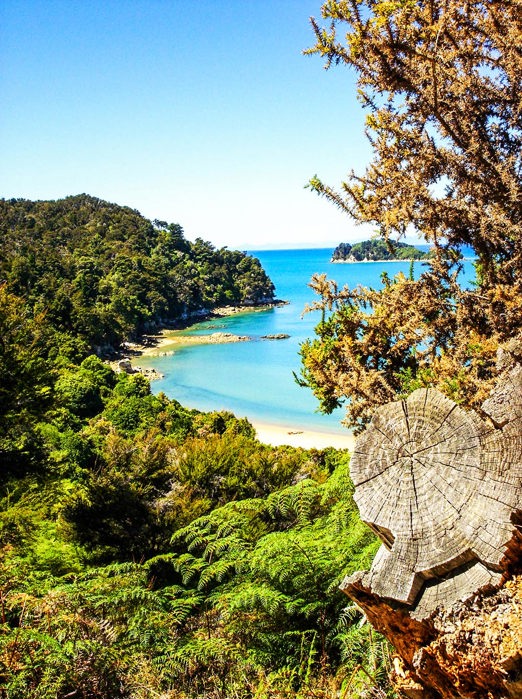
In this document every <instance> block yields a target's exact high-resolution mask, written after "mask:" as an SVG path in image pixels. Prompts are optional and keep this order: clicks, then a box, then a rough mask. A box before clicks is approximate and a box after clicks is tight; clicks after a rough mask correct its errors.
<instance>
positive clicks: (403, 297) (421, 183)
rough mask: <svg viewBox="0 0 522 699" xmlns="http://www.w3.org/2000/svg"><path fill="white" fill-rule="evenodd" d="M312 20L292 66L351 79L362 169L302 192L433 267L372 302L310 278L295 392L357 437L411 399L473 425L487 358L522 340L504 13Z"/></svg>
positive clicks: (469, 9)
mask: <svg viewBox="0 0 522 699" xmlns="http://www.w3.org/2000/svg"><path fill="white" fill-rule="evenodd" d="M322 16H323V19H324V20H325V26H324V27H322V26H320V24H319V23H318V22H316V21H315V20H313V21H312V24H313V27H314V30H315V34H316V40H317V41H316V44H315V46H313V47H312V48H311V49H309V50H308V51H307V53H311V54H318V55H320V56H322V57H324V58H325V59H326V67H330V66H334V65H339V64H340V65H345V66H348V67H349V68H351V69H354V70H355V72H356V78H357V86H358V95H359V98H360V100H361V102H362V104H363V105H364V107H365V108H366V109H367V112H368V114H367V120H366V123H367V135H368V137H369V140H370V142H371V144H372V148H373V159H372V162H371V163H370V165H369V166H368V167H367V169H366V171H365V172H364V173H363V174H362V175H357V174H356V173H354V172H352V173H350V175H349V177H348V179H347V181H346V182H343V183H342V185H341V187H340V190H339V191H336V190H334V189H332V188H331V187H329V186H328V185H325V184H324V183H323V182H321V180H320V179H319V178H318V177H314V178H313V179H312V180H311V182H310V185H311V187H312V188H313V189H314V191H316V192H317V193H318V194H320V195H322V196H325V197H326V198H327V199H328V200H329V201H331V202H332V203H333V204H335V205H336V206H337V207H339V208H340V209H341V210H343V211H345V212H346V213H347V214H348V215H349V216H350V217H351V218H352V219H353V220H355V221H356V222H359V223H366V224H371V225H373V226H376V227H377V229H378V231H379V234H380V235H381V236H382V237H383V238H384V239H386V240H395V239H398V238H400V237H401V236H404V235H406V234H407V233H408V234H410V235H411V234H415V235H417V236H418V237H419V239H422V240H425V241H426V243H428V244H430V246H433V258H432V259H431V260H430V265H429V267H428V268H427V269H426V271H425V272H424V273H423V274H421V275H420V278H419V279H418V280H413V279H411V278H409V279H408V278H406V277H405V276H403V275H399V276H398V277H397V278H396V279H393V280H392V279H388V278H385V279H384V282H385V283H384V288H383V289H382V290H381V291H375V290H373V289H362V288H355V289H338V288H337V286H336V284H335V283H334V282H328V281H327V280H326V279H325V278H324V277H316V278H315V279H314V281H313V287H314V289H315V291H316V292H317V293H318V294H319V296H320V297H321V298H320V300H319V301H318V302H317V304H316V306H315V307H316V308H319V309H322V310H323V322H322V323H321V324H320V325H319V326H318V327H317V335H318V337H317V338H316V339H315V340H313V341H310V342H307V343H305V344H304V345H303V347H302V357H303V365H304V369H303V373H304V380H305V382H306V383H308V385H310V386H311V387H312V388H313V390H314V392H315V393H316V395H317V397H318V398H319V400H320V401H321V405H322V407H323V409H324V410H326V411H329V410H331V409H332V408H333V407H335V406H337V405H339V404H344V405H345V406H346V411H347V416H346V419H347V424H351V425H353V426H355V427H356V428H357V429H361V428H362V427H363V426H364V425H365V424H366V423H367V422H368V420H369V419H370V417H371V415H372V413H373V411H374V410H375V408H376V407H377V406H379V405H382V404H383V403H386V402H388V401H392V400H396V399H397V398H399V397H402V396H404V395H406V394H407V393H409V392H410V391H412V390H414V389H415V388H418V387H422V386H434V387H437V388H438V389H439V390H441V391H442V392H444V393H445V394H446V395H448V396H449V397H450V398H452V399H453V400H455V401H456V402H458V403H460V404H462V405H464V406H466V407H471V408H475V409H480V405H481V403H482V401H483V400H484V398H485V396H486V395H487V393H488V390H489V388H490V387H491V385H492V383H493V381H494V380H495V377H496V375H497V367H496V357H497V349H498V347H499V345H501V344H502V343H503V342H506V341H509V340H510V339H512V338H516V337H518V336H519V335H520V332H521V330H522V312H521V311H522V306H521V304H520V298H521V294H522V213H521V212H522V209H521V204H520V203H521V201H522V155H521V154H522V104H521V102H520V100H519V99H518V97H517V94H518V92H517V91H518V86H519V85H520V81H521V78H522V56H521V53H520V51H519V50H518V48H517V47H518V45H519V43H520V34H521V24H520V7H519V5H518V4H517V3H513V2H509V1H508V0H506V1H504V0H502V1H500V2H494V3H483V2H478V1H477V2H475V1H472V2H469V3H466V5H465V6H464V5H463V4H462V3H461V2H458V1H457V0H449V1H448V2H446V1H445V2H441V1H439V0H433V1H432V2H429V3H425V2H417V1H416V0H412V1H407V2H403V1H395V0H392V1H391V2H381V1H380V0H348V1H346V2H344V1H343V2H336V1H335V0H329V1H328V2H325V3H324V4H323V6H322ZM463 245H470V246H471V247H472V248H473V250H474V251H475V254H476V259H477V262H476V284H475V287H474V288H472V289H462V288H461V287H460V286H459V284H458V281H457V274H458V271H459V266H460V254H459V249H460V248H461V247H462V246H463ZM330 311H333V313H331V314H330Z"/></svg>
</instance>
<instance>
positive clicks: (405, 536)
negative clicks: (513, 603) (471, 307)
mask: <svg viewBox="0 0 522 699" xmlns="http://www.w3.org/2000/svg"><path fill="white" fill-rule="evenodd" d="M504 361H505V358H504ZM483 410H484V413H485V414H486V416H489V417H490V418H491V419H488V420H487V422H486V420H484V419H482V418H480V417H479V416H478V415H477V414H475V413H470V412H466V411H465V410H463V409H462V408H460V407H459V406H458V405H456V404H455V403H453V401H451V400H450V399H448V398H446V397H445V396H444V395H442V394H441V393H439V392H438V391H435V390H431V389H419V390H417V391H415V392H414V393H412V394H411V395H410V396H409V397H408V399H407V400H404V401H399V402H396V403H390V404H388V405H385V406H383V407H382V408H380V409H379V410H377V411H376V413H375V415H374V417H373V420H372V422H371V424H370V425H369V427H368V428H367V430H366V431H365V432H364V433H363V434H362V435H361V436H360V437H359V438H358V440H357V443H356V446H355V451H354V454H353V456H352V461H351V474H352V479H353V481H354V484H355V500H356V502H357V505H358V507H359V510H360V514H361V517H362V519H363V520H364V521H365V522H367V523H368V524H369V526H370V527H371V528H372V529H373V530H374V531H375V532H376V533H377V535H378V536H379V537H380V539H381V540H382V542H383V544H382V546H381V549H380V550H379V553H378V555H377V556H376V558H375V561H374V563H373V565H372V568H371V570H370V571H367V572H358V573H355V574H354V575H352V576H350V577H348V578H346V579H345V580H344V582H343V585H342V588H343V589H344V591H345V592H346V593H347V594H348V595H349V596H351V597H352V598H354V599H355V600H356V601H357V599H358V598H359V597H360V596H361V590H364V594H365V595H367V594H370V595H375V596H377V597H380V598H385V599H387V600H390V601H393V602H395V603H398V604H399V605H404V606H405V607H406V608H408V609H410V610H411V616H413V617H415V618H417V619H423V618H427V617H428V616H429V615H430V614H431V613H432V612H433V611H434V610H435V609H437V608H438V607H443V608H445V607H449V606H451V605H452V604H453V603H454V602H456V601H457V600H458V599H464V598H467V597H470V596H471V595H472V594H474V593H475V592H477V591H479V590H481V589H483V588H485V587H487V586H496V585H498V584H499V583H500V580H501V577H502V571H503V559H504V557H505V554H506V547H507V545H508V543H509V541H510V540H511V539H512V537H513V536H514V533H515V525H514V524H513V522H512V518H513V513H514V512H515V511H517V509H519V508H521V503H522V489H521V482H522V436H521V435H522V367H520V366H519V365H516V366H514V367H512V368H509V367H508V368H507V369H506V371H504V373H503V375H502V377H501V380H500V381H499V383H498V385H497V388H496V389H495V390H494V391H493V393H492V394H491V396H490V397H489V398H488V400H487V401H486V402H485V403H484V405H483Z"/></svg>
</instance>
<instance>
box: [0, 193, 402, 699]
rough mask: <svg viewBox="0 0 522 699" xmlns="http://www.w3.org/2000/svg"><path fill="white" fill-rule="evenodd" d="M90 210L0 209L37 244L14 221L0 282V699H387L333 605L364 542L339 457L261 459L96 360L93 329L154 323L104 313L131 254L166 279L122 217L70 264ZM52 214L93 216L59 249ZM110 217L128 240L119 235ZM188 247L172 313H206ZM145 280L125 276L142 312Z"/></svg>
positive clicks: (251, 443)
mask: <svg viewBox="0 0 522 699" xmlns="http://www.w3.org/2000/svg"><path fill="white" fill-rule="evenodd" d="M94 204H95V202H94V200H92V199H88V200H86V201H85V200H83V199H80V200H78V198H73V199H72V200H65V202H62V203H60V204H59V203H56V204H50V203H48V204H46V205H44V204H38V205H30V204H29V203H28V202H22V203H20V202H15V203H10V204H5V207H6V210H9V211H10V212H11V213H13V212H15V211H18V212H19V213H20V212H23V217H22V218H23V220H25V217H26V216H27V213H26V212H27V211H28V210H31V211H33V212H34V211H39V215H38V220H37V223H35V226H34V228H35V229H36V230H37V231H38V235H36V233H35V230H34V229H32V231H33V232H32V233H31V234H29V233H28V232H27V231H26V232H25V233H24V234H23V235H22V233H21V232H20V231H22V224H21V223H20V222H19V223H18V224H16V225H14V223H13V222H12V226H13V227H12V228H10V231H11V232H10V234H9V236H7V239H6V238H4V249H5V250H7V251H11V252H10V255H9V259H10V264H9V265H8V266H7V267H6V270H7V271H6V276H7V277H8V278H9V282H8V284H6V283H4V284H3V285H1V286H0V336H1V338H2V340H1V342H0V371H1V374H2V382H1V387H0V398H1V400H0V629H1V631H0V697H1V699H31V698H34V699H36V698H38V699H67V698H69V697H80V698H82V699H118V698H121V699H153V698H157V697H162V698H163V699H169V698H170V699H173V698H174V697H176V698H186V699H190V698H193V697H199V696H203V695H204V696H208V697H215V698H216V699H225V697H226V698H227V699H228V698H229V697H238V698H239V697H245V699H246V698H248V697H256V698H259V699H261V698H263V697H266V698H267V699H268V697H274V696H276V697H288V698H289V699H290V698H291V697H310V696H314V697H319V698H324V699H329V698H330V697H332V698H333V697H337V696H338V693H339V691H342V692H343V696H346V697H348V696H357V695H358V693H359V692H365V691H367V690H368V688H370V690H371V691H372V692H374V691H375V692H379V693H380V694H379V696H384V694H385V693H386V692H388V691H389V690H388V687H387V680H386V678H385V667H386V663H387V662H388V661H387V658H388V655H387V648H386V646H385V645H384V643H383V642H382V640H380V639H379V638H378V637H376V636H375V634H373V633H372V632H371V630H370V629H369V628H368V625H367V624H366V625H362V626H361V623H360V622H361V616H360V614H359V613H358V612H357V610H356V609H355V608H353V607H352V606H350V605H349V603H348V600H347V598H346V597H345V596H344V595H343V594H342V593H340V592H339V590H338V585H339V583H340V581H341V578H342V576H343V575H344V574H345V573H349V572H350V571H352V570H355V569H359V568H364V567H366V566H367V565H368V564H369V561H370V559H371V558H372V556H373V553H374V552H375V549H376V541H375V538H374V536H373V534H372V533H371V531H370V530H369V529H368V528H367V527H366V526H365V525H363V524H362V523H361V522H360V520H359V518H358V516H357V512H356V508H355V505H354V502H353V499H352V486H351V483H350V479H349V473H348V465H349V456H348V454H347V453H346V452H342V451H339V452H338V451H336V450H333V449H328V450H325V451H315V450H312V451H304V450H301V449H294V448H290V447H279V448H272V447H269V446H266V445H262V444H260V443H259V442H258V441H257V440H256V439H255V433H254V430H253V428H252V426H251V425H250V424H249V423H248V421H247V420H245V419H242V420H238V419H236V418H235V417H234V416H233V415H231V414H230V413H210V414H205V413H200V412H198V411H195V410H187V409H185V408H184V407H182V406H181V405H180V404H179V403H178V402H176V401H175V400H170V399H168V398H167V397H166V396H165V395H163V394H160V395H157V396H155V395H153V394H152V393H151V391H150V385H149V383H148V381H147V380H146V379H145V378H144V377H143V376H142V375H139V374H136V375H127V374H125V373H122V374H115V373H114V372H113V371H112V370H111V369H110V368H109V367H108V366H107V365H106V364H105V363H104V362H103V361H102V360H101V359H100V358H98V357H97V356H95V355H92V354H91V355H89V354H88V349H89V347H90V346H91V345H92V344H93V343H94V342H95V341H96V342H100V343H101V342H106V341H107V339H108V336H107V332H106V331H101V330H100V334H99V335H96V337H95V336H94V334H93V333H94V329H95V328H98V323H100V324H101V323H102V318H105V320H106V321H107V322H108V318H109V317H110V318H112V321H111V322H113V321H114V322H116V320H114V319H117V318H119V320H118V321H117V323H116V326H115V327H116V328H117V330H115V331H114V334H113V336H112V337H113V338H115V337H123V336H124V329H125V332H127V331H128V330H129V329H130V328H131V326H132V327H133V328H134V331H135V332H137V331H138V329H139V328H140V327H141V326H140V325H139V323H140V322H145V318H148V319H150V318H151V317H153V316H151V315H147V314H145V311H144V312H143V313H144V314H143V316H142V317H141V320H139V322H138V321H137V319H136V316H135V311H136V308H138V306H136V305H134V301H133V302H132V304H131V305H129V306H125V308H127V309H130V308H131V307H132V309H133V310H130V311H129V316H128V318H127V320H128V324H127V325H126V324H125V322H124V319H123V316H121V315H120V316H119V315H118V313H119V311H118V312H116V310H114V309H116V308H119V309H120V310H121V309H122V308H123V305H119V306H118V303H117V302H116V299H117V298H119V299H120V301H122V303H123V298H124V296H123V295H122V294H120V292H119V291H117V289H118V287H117V285H116V283H115V281H114V275H115V274H117V270H118V269H119V268H121V266H122V265H125V264H127V262H126V260H127V259H128V258H127V257H126V255H127V254H128V255H129V256H130V258H129V259H130V260H131V263H132V264H131V263H129V264H131V267H132V265H133V264H134V262H135V263H136V269H139V266H140V265H142V268H141V272H143V273H144V274H145V276H146V277H147V279H148V283H150V282H151V279H152V278H153V276H154V275H153V274H152V270H153V269H155V270H158V269H160V268H161V267H162V265H163V264H164V265H165V271H166V274H167V275H168V274H170V272H171V271H172V270H170V268H169V267H168V265H167V264H166V262H165V261H164V259H163V258H162V257H161V255H160V254H159V253H158V255H157V257H151V258H150V260H149V258H146V257H145V256H142V254H141V250H142V248H141V247H140V246H141V244H142V243H143V245H145V246H146V245H148V243H145V242H144V241H145V240H147V239H148V238H147V237H148V236H149V235H150V236H152V237H153V238H154V237H155V238H156V239H162V240H163V241H165V239H167V238H169V239H171V240H172V238H170V234H171V233H172V231H171V230H170V229H169V227H167V228H165V227H164V226H158V225H156V226H154V227H151V226H150V225H149V224H148V223H147V224H146V223H143V219H141V218H140V217H139V216H138V215H137V214H135V212H130V211H129V210H126V209H120V208H119V207H114V209H111V211H112V214H111V216H112V217H113V218H112V220H113V224H108V226H107V229H106V230H107V231H109V230H112V232H113V233H114V236H115V237H114V238H111V241H112V242H111V245H109V243H108V242H106V241H105V238H104V237H103V235H101V234H100V235H99V236H98V238H97V241H98V243H97V244H98V246H99V247H98V250H97V251H96V250H94V248H93V249H92V250H91V252H90V253H89V254H90V257H89V260H90V261H89V264H87V263H85V264H84V265H83V267H81V264H83V263H81V264H80V262H79V260H82V259H83V260H84V259H85V257H84V256H83V253H85V251H86V249H87V248H88V247H90V246H92V245H94V243H93V240H94V237H95V236H92V235H91V234H89V233H87V232H86V231H87V230H88V229H89V226H91V224H89V223H88V221H91V223H92V220H93V219H97V215H96V211H97V209H96V207H95V206H94ZM85 207H86V209H85ZM46 208H48V209H49V211H50V218H49V223H46V218H45V216H44V213H43V211H44V210H45V209H46ZM106 208H107V206H106V205H105V204H100V210H101V211H103V210H105V209H106ZM109 208H110V207H109ZM57 209H58V210H60V211H62V214H60V215H63V216H64V217H65V218H67V220H70V221H72V218H74V216H75V215H76V214H78V216H80V214H79V213H78V212H83V213H82V216H83V218H82V219H81V220H82V223H81V225H80V223H79V222H77V227H76V228H75V227H74V226H73V225H72V223H71V228H70V231H69V232H68V233H67V235H66V234H65V233H63V245H62V246H58V245H57V244H56V241H57V236H58V231H57V226H56V225H55V224H56V217H57V213H56V211H57ZM64 211H65V212H67V213H66V214H65V213H63V212H64ZM73 214H74V216H73ZM107 215H109V214H107ZM20 216H22V213H20ZM117 216H123V217H124V218H125V220H126V221H127V222H128V224H129V231H127V229H126V227H125V226H126V223H125V221H124V220H121V221H120V223H119V224H118V226H117V227H116V228H117V233H116V229H115V228H113V229H111V225H113V226H115V225H116V224H115V223H114V221H115V220H116V218H117ZM65 218H64V219H63V220H65ZM137 222H141V223H143V231H144V233H145V234H144V236H143V237H141V238H140V237H139V236H138V235H137V229H136V226H135V225H134V224H137ZM62 223H63V221H62ZM141 223H140V225H141ZM2 225H3V226H6V223H5V220H4V221H3V224H2ZM60 225H61V224H60ZM91 228H92V229H93V230H94V228H95V226H94V224H92V226H91ZM15 230H16V231H17V232H18V233H19V234H20V239H19V240H20V245H18V246H16V245H15V233H14V232H13V231H15ZM82 233H85V239H84V240H83V239H82ZM91 233H92V230H91ZM107 235H108V233H107ZM29 238H31V240H29ZM51 241H53V243H52V244H51ZM71 241H74V245H73V243H72V242H71ZM88 241H90V242H88ZM104 241H105V242H104ZM138 241H142V242H139V243H138ZM55 244H56V245H55ZM158 244H159V243H158ZM176 244H179V245H181V244H182V243H181V242H179V240H178V243H176ZM112 245H113V246H114V250H115V253H114V257H113V258H111V257H110V249H111V246H112ZM183 245H185V246H186V247H187V250H186V252H183V253H182V254H181V255H180V259H181V260H182V261H183V265H187V266H189V267H190V266H192V267H191V268H192V269H193V270H194V277H193V282H194V287H193V288H194V289H195V293H196V300H194V301H192V300H191V298H190V297H189V296H187V297H185V299H184V303H185V305H186V306H187V307H189V308H197V307H199V304H200V303H201V302H202V299H203V298H207V296H206V295H208V293H209V292H208V290H207V289H206V287H204V285H203V281H202V279H203V278H204V274H206V275H207V277H208V278H214V277H213V276H212V275H213V272H212V269H213V268H212V267H211V265H210V262H209V263H208V265H209V266H208V267H206V268H205V269H207V271H206V272H203V269H204V267H203V266H201V265H200V266H199V267H198V266H196V265H195V263H194V262H193V259H194V255H196V252H190V251H189V247H188V244H187V243H183ZM53 246H55V247H53ZM33 248H34V251H33ZM133 249H137V250H138V252H136V254H135V257H133V255H134V253H133V252H132V250H133ZM194 249H196V250H199V252H197V254H198V255H199V257H198V259H199V260H200V262H201V259H202V255H203V250H207V251H208V253H209V256H210V257H212V259H213V260H214V261H215V259H216V256H221V257H222V259H224V260H225V259H230V258H228V257H227V255H226V254H225V253H223V252H219V253H216V252H215V251H212V250H211V248H210V247H209V246H208V245H207V244H204V243H196V244H195V246H194V248H190V250H192V251H193V250H194ZM123 250H125V253H124V252H123ZM22 251H23V253H22ZM118 251H119V252H118ZM191 255H192V257H191ZM22 258H26V259H27V260H28V262H27V264H26V265H25V267H24V264H25V263H24V264H22ZM111 259H112V264H109V263H110V260H111ZM167 259H169V258H168V256H167ZM237 259H238V260H239V262H238V266H241V263H242V262H243V263H244V264H245V265H246V267H248V268H250V269H253V270H254V271H255V270H256V269H257V266H256V264H255V263H254V262H252V261H250V258H244V257H242V256H240V257H238V258H237ZM44 260H45V262H44ZM133 260H134V261H133ZM140 260H141V261H140ZM153 260H155V261H154V264H153V263H152V262H153ZM180 264H181V263H180ZM146 265H148V267H145V266H146ZM249 266H250V267H249ZM80 269H83V270H84V271H83V272H80ZM23 270H25V271H23ZM35 270H37V272H35ZM89 270H90V271H89ZM146 270H148V272H147V271H146ZM176 270H177V271H176ZM141 272H140V273H138V272H136V275H134V276H133V275H129V279H127V280H126V275H122V276H121V277H120V279H121V282H122V284H123V282H124V281H125V283H126V284H127V286H126V287H125V294H130V295H132V296H133V298H135V299H138V300H140V299H143V298H148V297H147V296H146V294H145V291H144V289H145V288H146V287H145V282H142V281H140V274H141ZM179 272H180V270H179V268H176V269H174V273H176V274H178V273H179ZM196 272H197V274H196ZM256 274H257V272H256ZM82 275H83V276H82ZM216 278H217V277H216ZM257 278H259V275H258V277H257ZM158 279H159V277H158ZM84 283H85V284H84ZM241 283H242V284H244V281H243V282H241ZM140 285H142V286H141V287H140ZM131 286H132V287H133V288H134V293H132V294H131ZM9 287H11V288H15V287H16V288H17V291H18V292H19V294H20V293H23V294H24V296H23V297H22V296H20V295H15V294H14V293H12V291H10V289H9ZM109 287H110V292H107V294H108V295H107V296H106V297H103V299H102V298H101V296H100V294H101V290H102V289H109ZM148 288H149V289H150V288H151V287H150V286H149V287H148ZM158 288H159V287H158ZM244 288H246V287H244ZM249 288H252V287H249ZM66 291H67V292H68V293H67V294H66ZM142 292H143V293H142ZM187 293H188V292H187ZM213 293H214V292H213ZM238 293H239V292H238ZM143 294H145V296H143ZM151 298H152V297H151ZM153 298H156V299H157V298H158V297H157V296H154V297H153ZM214 298H215V299H217V298H218V297H214ZM219 298H221V297H219ZM88 299H90V301H89V302H88ZM142 308H145V306H142ZM173 308H174V306H173ZM60 309H62V310H63V316H62V315H61V311H60ZM86 309H87V310H89V312H90V314H91V315H89V316H88V319H83V318H82V313H83V312H84V311H85V310H86ZM111 309H112V310H111ZM109 311H110V312H109ZM105 312H107V314H108V315H106V316H104V315H103V314H104V313H105ZM113 312H114V313H113ZM111 314H112V315H111ZM131 321H132V322H131ZM147 322H148V321H147ZM133 323H134V325H133ZM136 323H137V324H136ZM100 327H101V326H100ZM107 327H108V326H107ZM96 332H98V330H97V331H96ZM368 691H369V690H368ZM365 696H367V694H366V695H365Z"/></svg>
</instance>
